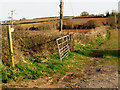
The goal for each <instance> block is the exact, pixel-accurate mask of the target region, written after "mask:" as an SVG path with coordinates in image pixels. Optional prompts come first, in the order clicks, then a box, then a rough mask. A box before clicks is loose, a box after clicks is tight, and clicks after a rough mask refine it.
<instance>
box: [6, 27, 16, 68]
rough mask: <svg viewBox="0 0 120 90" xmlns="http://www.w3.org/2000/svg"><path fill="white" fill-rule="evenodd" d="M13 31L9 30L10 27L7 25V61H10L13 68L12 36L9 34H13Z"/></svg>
mask: <svg viewBox="0 0 120 90" xmlns="http://www.w3.org/2000/svg"><path fill="white" fill-rule="evenodd" d="M13 31H14V29H13V28H11V26H10V25H7V37H8V45H9V60H10V61H12V66H13V67H15V64H14V55H13V45H12V35H11V32H13Z"/></svg>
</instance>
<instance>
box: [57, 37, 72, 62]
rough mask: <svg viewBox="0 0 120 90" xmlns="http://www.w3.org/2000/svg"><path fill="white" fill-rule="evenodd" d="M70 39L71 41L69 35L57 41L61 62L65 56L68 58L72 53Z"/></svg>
mask: <svg viewBox="0 0 120 90" xmlns="http://www.w3.org/2000/svg"><path fill="white" fill-rule="evenodd" d="M68 39H69V35H67V36H63V37H61V38H58V39H56V42H57V45H58V50H59V56H60V60H62V59H63V58H64V57H65V56H66V57H67V56H68V55H69V53H70V47H69V45H68Z"/></svg>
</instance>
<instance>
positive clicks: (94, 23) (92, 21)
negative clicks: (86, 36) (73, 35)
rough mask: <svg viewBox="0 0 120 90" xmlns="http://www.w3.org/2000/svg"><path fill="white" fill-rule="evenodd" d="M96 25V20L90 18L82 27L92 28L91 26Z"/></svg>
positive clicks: (94, 26)
mask: <svg viewBox="0 0 120 90" xmlns="http://www.w3.org/2000/svg"><path fill="white" fill-rule="evenodd" d="M97 26H98V23H97V22H96V20H90V21H88V22H87V23H85V24H83V26H82V28H83V29H92V28H96V27H97Z"/></svg>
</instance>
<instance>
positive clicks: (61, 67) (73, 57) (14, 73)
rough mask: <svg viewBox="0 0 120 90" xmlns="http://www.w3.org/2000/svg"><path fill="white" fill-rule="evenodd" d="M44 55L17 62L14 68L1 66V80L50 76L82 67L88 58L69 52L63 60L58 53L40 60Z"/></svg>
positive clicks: (6, 81)
mask: <svg viewBox="0 0 120 90" xmlns="http://www.w3.org/2000/svg"><path fill="white" fill-rule="evenodd" d="M43 58H45V57H42V58H41V57H36V58H29V59H27V62H29V63H24V62H19V63H18V64H17V65H16V67H15V68H12V67H11V68H9V67H7V66H5V67H3V80H2V81H3V82H4V83H8V82H9V81H11V80H14V81H21V80H23V79H33V80H34V79H37V78H39V77H44V76H50V75H54V74H61V75H63V74H65V73H66V72H68V71H74V70H75V69H76V68H79V69H81V68H83V67H84V65H83V66H81V65H82V64H83V62H84V63H85V62H87V61H88V60H89V58H87V57H86V56H83V55H81V54H78V53H76V52H71V53H70V55H69V57H67V58H65V59H64V60H63V61H61V60H59V55H56V54H54V55H51V56H50V59H46V58H45V60H46V62H42V60H41V59H43Z"/></svg>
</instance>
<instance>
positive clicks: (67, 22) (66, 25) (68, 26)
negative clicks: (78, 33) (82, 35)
mask: <svg viewBox="0 0 120 90" xmlns="http://www.w3.org/2000/svg"><path fill="white" fill-rule="evenodd" d="M73 28H74V21H73V20H72V19H68V20H65V21H64V22H63V29H73Z"/></svg>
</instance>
